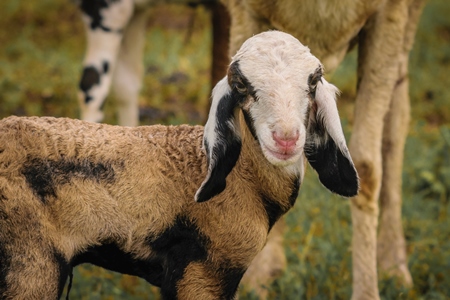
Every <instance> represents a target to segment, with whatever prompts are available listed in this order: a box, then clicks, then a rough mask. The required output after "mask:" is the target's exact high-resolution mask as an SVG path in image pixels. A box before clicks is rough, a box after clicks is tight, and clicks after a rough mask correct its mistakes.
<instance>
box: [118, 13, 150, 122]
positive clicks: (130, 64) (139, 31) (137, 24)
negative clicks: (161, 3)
mask: <svg viewBox="0 0 450 300" xmlns="http://www.w3.org/2000/svg"><path fill="white" fill-rule="evenodd" d="M147 15H148V14H147V10H146V9H141V10H136V11H135V13H134V15H133V17H132V18H131V20H130V23H129V25H128V27H127V29H126V31H125V32H124V37H123V40H122V47H121V49H120V53H119V57H118V60H117V66H116V69H115V71H114V76H113V84H112V89H113V93H114V96H115V98H116V100H117V114H118V121H119V124H120V125H124V126H137V125H139V92H140V90H141V86H142V78H143V76H144V67H143V59H144V58H143V54H144V45H145V26H146V24H147Z"/></svg>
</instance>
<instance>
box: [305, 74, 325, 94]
mask: <svg viewBox="0 0 450 300" xmlns="http://www.w3.org/2000/svg"><path fill="white" fill-rule="evenodd" d="M322 75H323V71H322V66H319V67H318V68H317V69H316V70H315V71H314V73H311V74H309V77H308V86H309V94H310V96H311V97H312V98H313V99H314V98H316V87H317V83H318V82H319V81H320V82H322Z"/></svg>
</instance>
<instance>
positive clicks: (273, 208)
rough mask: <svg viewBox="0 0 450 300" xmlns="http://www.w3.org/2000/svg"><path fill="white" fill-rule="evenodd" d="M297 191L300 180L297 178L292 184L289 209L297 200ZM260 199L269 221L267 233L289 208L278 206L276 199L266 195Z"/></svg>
mask: <svg viewBox="0 0 450 300" xmlns="http://www.w3.org/2000/svg"><path fill="white" fill-rule="evenodd" d="M299 189H300V180H299V179H298V178H295V179H294V180H293V182H292V192H291V195H290V196H289V204H290V205H291V207H292V206H293V205H294V203H295V200H296V199H297V196H298V191H299ZM261 198H262V202H263V205H264V208H265V210H266V213H267V217H268V219H269V231H270V230H271V229H272V227H273V225H274V224H275V223H276V222H277V221H278V220H279V219H280V217H281V216H282V215H284V214H285V213H286V212H287V210H288V209H289V208H287V209H285V208H283V207H282V206H280V204H279V201H277V200H276V199H272V198H270V197H268V196H266V195H262V196H261Z"/></svg>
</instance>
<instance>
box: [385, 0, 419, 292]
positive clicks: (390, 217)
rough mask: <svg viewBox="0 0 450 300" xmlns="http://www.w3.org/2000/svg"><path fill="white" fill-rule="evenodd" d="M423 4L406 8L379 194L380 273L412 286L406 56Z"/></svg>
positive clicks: (386, 126) (387, 123) (386, 120)
mask: <svg viewBox="0 0 450 300" xmlns="http://www.w3.org/2000/svg"><path fill="white" fill-rule="evenodd" d="M424 4H425V1H423V0H417V1H414V2H413V3H412V5H411V6H410V9H409V20H408V24H407V27H406V32H405V42H404V43H405V46H404V53H403V55H402V57H401V58H400V59H399V67H398V79H397V83H396V86H395V88H394V92H393V94H392V100H391V106H390V110H389V113H388V114H387V115H386V119H385V125H384V132H383V148H382V149H383V150H382V151H383V152H382V155H383V180H382V186H381V192H380V226H379V234H378V245H377V257H378V265H379V268H380V271H382V272H386V273H387V274H389V275H396V276H398V277H400V278H401V279H402V280H403V282H404V284H405V285H406V286H411V285H412V283H413V282H412V277H411V274H410V272H409V270H408V265H407V256H406V243H405V238H404V234H403V227H402V219H401V206H402V193H401V187H402V182H401V178H402V166H403V152H404V145H405V141H406V136H407V133H408V125H409V114H410V103H409V94H408V91H409V81H408V55H409V51H410V50H411V47H412V43H413V40H414V35H415V32H416V27H417V23H418V21H419V16H420V14H421V11H422V8H423V6H424Z"/></svg>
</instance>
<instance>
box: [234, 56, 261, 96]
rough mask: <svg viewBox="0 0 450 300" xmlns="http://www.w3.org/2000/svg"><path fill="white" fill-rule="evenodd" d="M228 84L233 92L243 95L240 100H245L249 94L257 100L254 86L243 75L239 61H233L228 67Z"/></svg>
mask: <svg viewBox="0 0 450 300" xmlns="http://www.w3.org/2000/svg"><path fill="white" fill-rule="evenodd" d="M228 84H229V86H230V87H231V90H232V91H233V92H235V93H238V94H239V95H241V96H244V97H243V98H242V102H243V101H245V100H246V98H247V96H251V97H252V98H253V99H254V101H257V100H258V99H257V97H256V90H255V88H254V87H253V85H252V84H251V83H250V81H249V80H248V79H247V77H245V76H244V74H243V73H242V71H241V69H240V67H239V61H235V62H233V63H232V64H231V65H230V67H229V68H228ZM240 104H243V103H240Z"/></svg>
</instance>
